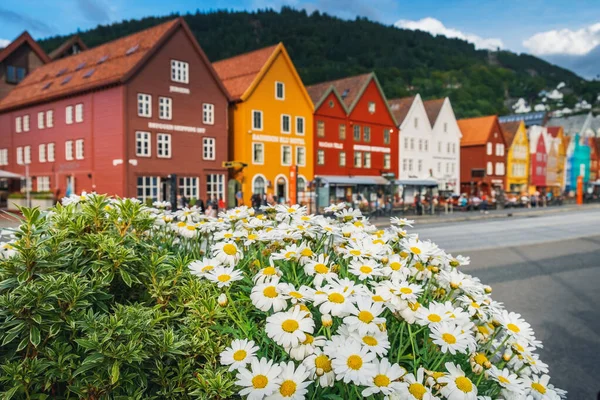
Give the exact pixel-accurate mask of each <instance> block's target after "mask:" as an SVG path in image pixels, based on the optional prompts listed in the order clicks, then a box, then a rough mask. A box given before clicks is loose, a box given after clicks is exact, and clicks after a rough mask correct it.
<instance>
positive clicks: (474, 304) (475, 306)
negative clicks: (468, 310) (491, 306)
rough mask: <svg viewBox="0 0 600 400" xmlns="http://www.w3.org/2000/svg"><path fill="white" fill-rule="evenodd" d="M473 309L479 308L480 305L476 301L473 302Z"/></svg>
mask: <svg viewBox="0 0 600 400" xmlns="http://www.w3.org/2000/svg"><path fill="white" fill-rule="evenodd" d="M471 307H473V308H479V304H477V303H475V302H474V301H473V302H471Z"/></svg>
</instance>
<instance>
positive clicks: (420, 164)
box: [417, 160, 423, 172]
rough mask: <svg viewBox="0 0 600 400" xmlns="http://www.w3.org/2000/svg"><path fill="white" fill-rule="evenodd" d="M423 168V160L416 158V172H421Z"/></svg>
mask: <svg viewBox="0 0 600 400" xmlns="http://www.w3.org/2000/svg"><path fill="white" fill-rule="evenodd" d="M422 170H423V160H417V172H421V171H422Z"/></svg>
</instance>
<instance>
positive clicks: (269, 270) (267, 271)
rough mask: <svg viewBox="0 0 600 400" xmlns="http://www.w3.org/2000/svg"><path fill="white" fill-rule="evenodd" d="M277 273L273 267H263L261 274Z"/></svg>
mask: <svg viewBox="0 0 600 400" xmlns="http://www.w3.org/2000/svg"><path fill="white" fill-rule="evenodd" d="M276 273H277V270H276V269H275V268H273V267H267V268H265V269H263V275H275V274H276Z"/></svg>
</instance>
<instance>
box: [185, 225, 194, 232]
mask: <svg viewBox="0 0 600 400" xmlns="http://www.w3.org/2000/svg"><path fill="white" fill-rule="evenodd" d="M186 228H187V230H188V231H194V230H196V227H195V226H194V225H188V226H186Z"/></svg>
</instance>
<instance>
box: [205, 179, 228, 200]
mask: <svg viewBox="0 0 600 400" xmlns="http://www.w3.org/2000/svg"><path fill="white" fill-rule="evenodd" d="M206 196H207V198H209V199H216V200H219V199H223V198H225V175H222V174H208V175H206Z"/></svg>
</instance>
